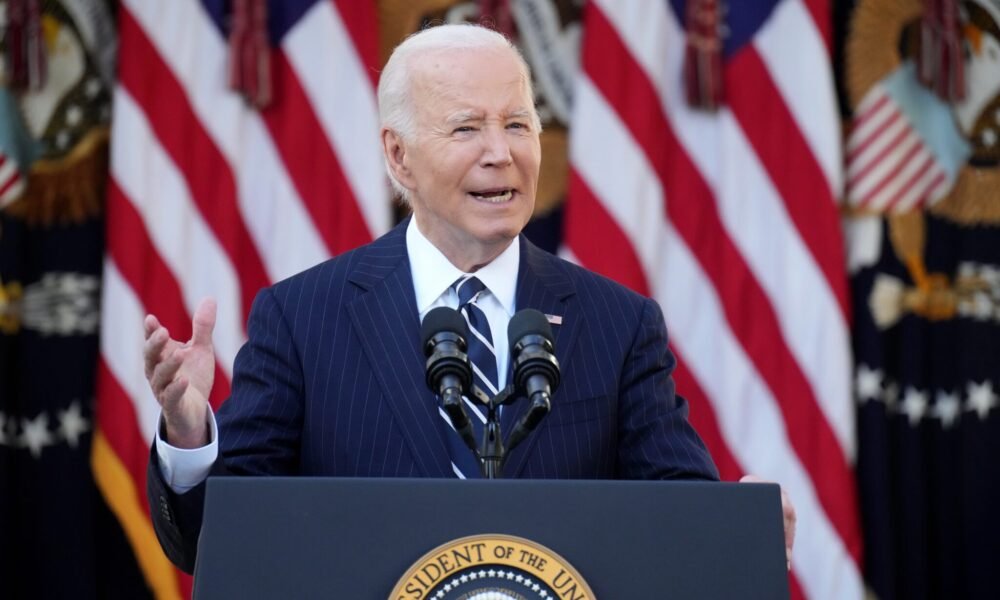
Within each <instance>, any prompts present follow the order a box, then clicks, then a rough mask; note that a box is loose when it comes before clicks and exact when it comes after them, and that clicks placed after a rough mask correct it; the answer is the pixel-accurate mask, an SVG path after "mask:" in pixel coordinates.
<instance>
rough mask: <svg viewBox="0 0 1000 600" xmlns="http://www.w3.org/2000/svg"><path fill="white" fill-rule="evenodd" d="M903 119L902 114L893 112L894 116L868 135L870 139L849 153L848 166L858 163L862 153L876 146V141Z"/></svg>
mask: <svg viewBox="0 0 1000 600" xmlns="http://www.w3.org/2000/svg"><path fill="white" fill-rule="evenodd" d="M902 118H903V115H902V113H900V112H899V111H898V110H893V111H892V114H891V115H890V116H889V118H888V119H886V120H884V121H882V123H880V124H879V125H878V127H876V128H875V130H874V131H872V132H871V133H870V134H868V137H866V138H865V139H864V141H862V142H860V143H859V144H858V145H857V146H855V147H854V148H853V149H852V150H851V151H850V152H848V153H847V160H846V162H847V164H848V165H850V164H852V163H854V162H855V161H857V160H858V157H859V156H861V153H862V152H864V151H865V150H866V149H868V147H869V146H871V145H872V144H874V143H875V141H876V140H878V139H879V138H880V137H882V134H883V133H885V132H886V131H887V130H888V129H889V128H890V127H892V126H894V125H895V124H896V123H898V122H899V121H900V120H901V119H902ZM904 131H905V129H904Z"/></svg>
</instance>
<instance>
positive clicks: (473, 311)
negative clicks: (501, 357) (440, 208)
mask: <svg viewBox="0 0 1000 600" xmlns="http://www.w3.org/2000/svg"><path fill="white" fill-rule="evenodd" d="M451 287H452V289H453V290H455V292H456V293H457V294H458V310H459V312H461V313H462V316H463V317H465V320H466V321H467V322H468V324H469V337H468V339H467V340H466V343H467V346H468V353H469V360H470V362H472V372H473V382H474V383H475V384H476V386H478V387H479V389H481V390H482V391H483V392H485V393H486V395H487V396H489V397H491V398H492V397H493V396H496V395H497V392H498V390H499V383H498V378H497V353H496V350H495V349H494V347H493V335H492V333H491V332H490V323H489V321H487V320H486V314H485V313H484V312H483V310H482V309H481V308H479V306H477V304H476V302H477V301H478V300H479V299H480V298H481V297H482V295H483V294H484V293H489V290H487V289H486V286H485V285H483V282H481V281H479V278H477V277H474V276H472V275H463V276H462V277H460V278H459V279H458V281H456V282H455V283H453V284H452V285H451ZM465 411H466V412H467V413H469V420H470V421H471V422H472V429H473V432H474V433H475V436H476V441H477V442H479V441H481V440H482V439H483V431H484V430H485V428H486V413H487V410H486V407H484V406H481V405H479V404H476V403H474V402H471V401H469V399H468V398H465ZM443 414H444V413H443V412H442V415H443ZM445 420H446V421H448V423H449V424H450V423H451V421H450V420H449V419H448V418H447V416H445ZM448 440H449V446H450V449H451V462H452V468H453V469H454V471H455V474H456V475H457V476H458V477H461V478H470V479H471V478H478V477H481V473H480V470H479V465H478V464H477V462H476V460H475V457H474V456H473V454H472V452H471V451H470V450H469V449H468V447H466V445H465V443H463V442H462V439H461V438H460V437H459V435H458V433H456V432H455V431H454V430H452V431H450V432H449V436H448Z"/></svg>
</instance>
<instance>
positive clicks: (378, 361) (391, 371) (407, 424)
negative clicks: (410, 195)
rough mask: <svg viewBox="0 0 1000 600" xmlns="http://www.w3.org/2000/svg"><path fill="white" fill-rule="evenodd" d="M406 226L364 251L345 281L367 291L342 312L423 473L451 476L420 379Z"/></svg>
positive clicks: (436, 421)
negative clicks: (356, 335)
mask: <svg viewBox="0 0 1000 600" xmlns="http://www.w3.org/2000/svg"><path fill="white" fill-rule="evenodd" d="M408 223H409V219H406V220H404V221H403V222H402V223H401V224H400V225H398V226H397V227H396V228H394V229H393V230H392V231H391V232H389V233H388V234H386V235H385V236H383V237H382V238H380V239H378V240H377V241H375V242H374V243H372V244H371V245H369V246H368V247H366V248H365V250H363V254H362V255H361V256H360V257H359V258H358V260H357V263H356V266H355V268H354V270H353V271H352V272H351V274H350V275H349V276H348V279H349V280H350V281H351V283H353V284H354V285H357V286H359V287H361V288H362V289H364V290H366V293H364V294H362V295H361V296H360V297H358V298H357V299H355V300H354V301H352V302H351V303H350V304H349V305H348V307H347V310H348V312H349V313H350V316H351V320H352V323H353V325H354V328H355V331H356V332H357V334H358V337H359V338H360V340H361V346H362V349H363V351H364V352H365V355H366V356H367V358H368V360H369V362H370V363H371V365H372V368H373V370H374V371H375V373H376V376H377V378H378V381H379V384H380V386H381V388H382V393H383V395H384V396H385V399H386V402H387V403H388V404H389V406H390V407H391V409H392V411H393V415H394V416H395V418H396V422H397V423H398V424H399V427H400V430H401V431H402V432H403V435H404V437H405V438H406V441H407V443H408V444H409V447H410V451H411V453H412V455H413V459H414V461H415V462H416V464H417V465H418V467H419V468H420V470H421V472H422V474H423V475H424V476H427V477H451V476H452V472H451V467H450V462H449V457H448V448H447V445H446V442H445V438H444V431H443V428H442V427H441V418H440V416H439V415H438V411H437V402H436V400H435V398H434V395H433V394H432V393H431V392H430V390H429V389H428V388H427V384H426V383H425V380H424V368H423V367H424V361H425V359H424V356H423V352H422V351H421V348H420V318H419V315H418V313H417V306H416V300H415V298H414V294H413V278H412V276H411V274H410V261H409V257H408V256H407V253H406V226H407V224H408Z"/></svg>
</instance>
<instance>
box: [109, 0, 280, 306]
mask: <svg viewBox="0 0 1000 600" xmlns="http://www.w3.org/2000/svg"><path fill="white" fill-rule="evenodd" d="M119 27H120V36H121V44H122V45H123V46H127V47H129V48H131V50H130V51H129V52H123V53H122V54H121V57H120V60H119V66H118V75H119V80H120V84H121V86H123V87H124V88H125V89H127V90H128V92H129V94H130V95H131V96H132V97H133V98H134V99H135V101H136V102H137V103H138V104H139V105H141V106H142V110H143V112H144V113H145V114H146V115H147V116H148V123H149V126H150V129H151V130H152V131H153V133H154V135H155V136H156V138H157V140H158V141H159V144H160V145H162V147H163V149H164V151H165V152H166V153H167V154H168V155H169V157H170V160H171V162H172V163H173V164H174V165H176V167H177V168H178V170H179V171H180V172H181V173H182V174H183V177H184V180H185V182H186V184H187V187H188V188H189V189H190V191H191V198H192V200H193V201H194V203H195V206H197V208H198V210H199V211H200V212H201V214H202V215H203V217H204V220H205V223H206V224H207V225H208V227H209V228H210V229H211V231H212V234H213V235H214V236H215V237H216V239H217V240H218V241H219V244H220V245H221V246H222V247H223V248H224V249H225V251H226V253H227V254H228V255H229V258H230V260H231V261H232V262H233V264H234V266H235V268H236V273H237V277H238V279H239V282H240V285H239V297H240V299H241V311H240V314H241V315H242V317H243V319H244V320H246V317H247V316H248V315H249V314H250V305H251V304H252V303H253V297H254V295H256V293H257V290H259V289H260V288H262V287H264V286H266V285H267V284H268V278H267V275H266V273H265V271H264V266H263V263H262V261H261V258H260V255H259V253H258V252H257V248H256V246H255V245H254V244H253V241H252V240H251V238H250V234H249V232H248V231H247V228H246V226H245V224H244V222H243V217H242V215H241V214H240V211H239V206H238V203H237V198H236V186H235V183H234V181H233V177H232V172H231V171H230V170H229V168H228V165H227V163H226V161H225V159H224V158H223V156H222V155H221V153H219V151H218V148H216V146H215V144H214V143H213V142H212V141H211V139H210V138H209V137H208V136H207V134H206V133H205V131H204V129H203V128H202V127H201V125H200V121H199V120H198V118H197V116H196V115H195V114H194V113H193V111H192V110H191V106H190V104H189V103H188V100H187V96H186V94H185V92H184V90H183V89H182V88H181V86H180V84H179V83H178V82H177V80H176V79H175V78H174V76H173V74H172V73H170V71H169V69H167V67H166V65H165V64H164V63H163V61H162V60H161V59H160V57H159V55H158V54H157V53H156V51H155V49H154V48H153V46H152V45H151V44H150V43H149V40H148V39H147V38H146V36H145V35H144V33H143V31H142V30H141V29H140V28H139V26H138V24H137V23H136V22H135V20H134V19H133V18H132V17H131V13H130V12H129V11H128V9H127V8H126V9H123V10H122V11H120V15H119Z"/></svg>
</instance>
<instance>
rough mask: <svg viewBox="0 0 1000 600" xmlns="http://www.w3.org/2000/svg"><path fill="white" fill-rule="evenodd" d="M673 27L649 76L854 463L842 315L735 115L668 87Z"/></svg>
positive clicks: (676, 75) (676, 71)
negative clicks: (702, 106) (707, 111)
mask: <svg viewBox="0 0 1000 600" xmlns="http://www.w3.org/2000/svg"><path fill="white" fill-rule="evenodd" d="M671 23H672V26H671V28H670V30H669V31H668V32H667V35H666V36H665V37H666V38H667V39H668V42H667V44H666V49H667V51H666V56H667V57H668V58H667V59H666V62H665V65H664V66H661V67H660V69H658V71H657V72H656V73H647V75H650V76H651V77H655V79H652V80H653V82H654V85H655V86H656V87H657V89H658V90H659V93H660V98H661V99H662V101H663V103H664V110H665V112H666V114H667V118H668V120H669V122H670V125H671V127H672V129H673V131H674V133H675V135H676V136H677V138H678V140H679V141H680V142H681V144H682V145H683V146H684V149H685V151H686V152H687V154H688V156H689V157H690V158H691V160H692V161H693V162H694V164H695V166H696V168H697V170H698V172H699V173H701V175H702V177H704V179H705V182H706V183H707V184H708V186H709V188H710V189H711V190H712V193H713V196H714V197H715V200H716V205H717V208H718V211H719V216H720V218H721V219H722V222H723V226H724V227H725V229H726V233H727V234H728V236H729V238H730V239H731V240H732V241H733V242H734V243H735V244H736V246H737V247H738V248H739V250H740V254H741V255H742V256H743V258H744V259H745V260H746V261H747V264H748V266H749V267H750V270H751V272H752V273H753V275H754V278H755V279H756V280H757V282H758V283H759V284H760V285H761V287H762V288H763V289H764V292H765V294H766V295H767V297H768V299H769V300H770V303H771V305H772V306H773V307H774V311H775V314H776V315H777V316H778V317H779V318H778V319H777V321H778V325H779V327H780V328H781V332H782V337H783V339H784V341H785V344H786V345H787V346H788V348H789V350H790V351H791V353H792V355H793V356H794V357H795V360H796V363H797V364H798V365H799V367H800V368H801V369H802V371H803V373H804V374H805V376H806V379H807V380H808V381H809V383H810V387H811V388H812V390H813V394H814V395H815V397H816V401H817V403H818V405H819V408H820V410H821V411H822V412H823V414H824V416H825V417H826V419H827V421H828V422H829V423H830V426H831V428H832V429H833V432H834V435H835V436H836V437H837V440H838V442H839V444H840V447H841V450H842V451H843V452H844V454H845V456H846V457H848V459H849V460H853V457H854V454H855V441H854V412H853V410H854V407H853V404H852V403H851V402H850V398H851V396H850V389H849V386H850V381H851V377H850V372H851V364H850V341H849V339H848V332H847V323H846V322H845V320H844V315H843V312H842V311H841V310H840V306H839V303H838V302H837V300H836V296H835V295H834V293H833V290H832V289H831V288H830V283H829V281H828V280H827V279H826V277H825V276H824V274H823V273H822V271H821V270H820V268H819V266H818V265H817V264H816V262H815V259H814V258H813V255H812V253H811V252H810V251H809V249H808V247H807V246H806V245H805V243H804V242H803V241H802V238H801V236H800V234H799V231H798V229H797V228H796V227H795V224H794V223H792V221H791V218H790V217H789V215H788V212H787V209H786V208H785V205H784V202H783V201H782V199H781V196H780V194H779V192H778V190H777V189H775V187H774V185H773V183H772V181H771V179H770V177H769V176H768V174H767V172H766V170H765V169H764V166H763V165H761V164H760V162H759V160H758V158H757V155H756V153H755V152H754V149H753V146H752V145H751V144H750V143H749V141H748V140H747V139H746V136H745V134H744V133H743V131H742V129H741V128H740V126H739V123H738V122H737V121H736V119H735V118H734V117H733V114H732V112H731V111H729V110H728V109H725V108H723V109H721V110H719V111H718V112H717V113H716V114H715V115H714V116H713V117H711V118H706V117H705V116H704V115H703V114H701V113H700V112H698V111H695V110H693V109H692V108H690V107H689V106H688V105H687V102H686V101H685V99H684V98H683V97H682V96H681V89H680V88H679V87H678V86H675V85H670V83H669V82H671V81H679V80H681V79H682V73H681V68H682V65H683V61H682V60H679V59H678V58H674V59H673V60H671V59H670V57H680V56H682V55H683V52H684V37H683V35H682V32H681V30H680V29H679V27H678V25H677V24H676V23H675V22H671ZM671 40H672V41H671ZM670 201H672V199H670V198H668V199H667V202H670ZM676 201H683V199H677V200H676ZM817 201H822V199H817ZM641 233H642V232H629V238H630V239H633V240H635V239H640V238H637V237H635V236H636V235H640V234H641ZM660 256H664V255H663V254H662V253H661V254H660ZM805 299H808V301H804V300H805Z"/></svg>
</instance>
